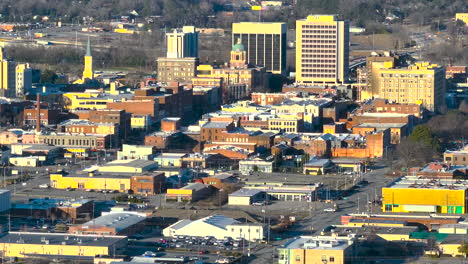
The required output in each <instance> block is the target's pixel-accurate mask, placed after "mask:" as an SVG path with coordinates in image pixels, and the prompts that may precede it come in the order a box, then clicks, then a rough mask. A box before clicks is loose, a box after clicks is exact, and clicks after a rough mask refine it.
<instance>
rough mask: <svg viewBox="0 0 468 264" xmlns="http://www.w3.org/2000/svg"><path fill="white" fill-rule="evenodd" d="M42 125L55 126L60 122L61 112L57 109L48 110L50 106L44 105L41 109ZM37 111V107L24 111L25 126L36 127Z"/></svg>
mask: <svg viewBox="0 0 468 264" xmlns="http://www.w3.org/2000/svg"><path fill="white" fill-rule="evenodd" d="M40 116H41V125H43V126H47V125H54V124H57V123H58V122H59V121H60V111H59V110H56V109H48V104H45V103H42V104H41V109H40ZM36 120H37V109H36V107H28V108H25V109H24V111H23V124H24V125H29V126H36Z"/></svg>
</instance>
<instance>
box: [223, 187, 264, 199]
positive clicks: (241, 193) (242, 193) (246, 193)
mask: <svg viewBox="0 0 468 264" xmlns="http://www.w3.org/2000/svg"><path fill="white" fill-rule="evenodd" d="M261 192H265V191H264V190H261V189H250V188H242V189H240V190H237V191H235V192H233V193H231V194H229V196H238V197H251V196H255V195H257V194H259V193H261Z"/></svg>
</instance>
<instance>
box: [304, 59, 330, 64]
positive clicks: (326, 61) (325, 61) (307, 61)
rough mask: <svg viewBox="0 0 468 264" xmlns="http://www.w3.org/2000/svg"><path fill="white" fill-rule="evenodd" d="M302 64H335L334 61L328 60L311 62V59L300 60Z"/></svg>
mask: <svg viewBox="0 0 468 264" xmlns="http://www.w3.org/2000/svg"><path fill="white" fill-rule="evenodd" d="M302 62H303V63H333V64H335V63H336V60H335V59H329V60H311V59H302Z"/></svg>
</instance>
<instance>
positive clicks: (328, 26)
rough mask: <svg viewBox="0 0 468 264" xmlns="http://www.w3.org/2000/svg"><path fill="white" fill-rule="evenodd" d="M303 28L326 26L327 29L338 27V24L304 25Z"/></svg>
mask: <svg viewBox="0 0 468 264" xmlns="http://www.w3.org/2000/svg"><path fill="white" fill-rule="evenodd" d="M302 28H311V29H316V28H318V29H321V28H326V29H329V28H330V29H336V25H302Z"/></svg>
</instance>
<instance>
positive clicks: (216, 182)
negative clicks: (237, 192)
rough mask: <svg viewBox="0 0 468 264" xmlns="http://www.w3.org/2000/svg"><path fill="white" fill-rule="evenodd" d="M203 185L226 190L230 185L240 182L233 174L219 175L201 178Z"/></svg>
mask: <svg viewBox="0 0 468 264" xmlns="http://www.w3.org/2000/svg"><path fill="white" fill-rule="evenodd" d="M201 180H202V181H203V184H207V185H211V186H213V187H215V188H216V189H224V188H225V187H227V186H229V185H233V184H236V183H238V182H239V180H238V179H237V178H236V177H234V175H233V174H232V173H218V174H215V175H213V176H208V177H203V178H201Z"/></svg>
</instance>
